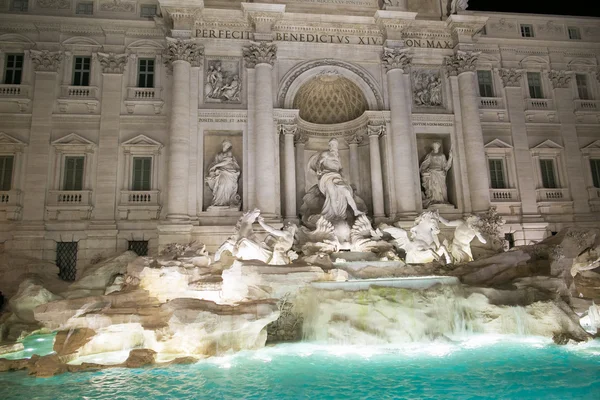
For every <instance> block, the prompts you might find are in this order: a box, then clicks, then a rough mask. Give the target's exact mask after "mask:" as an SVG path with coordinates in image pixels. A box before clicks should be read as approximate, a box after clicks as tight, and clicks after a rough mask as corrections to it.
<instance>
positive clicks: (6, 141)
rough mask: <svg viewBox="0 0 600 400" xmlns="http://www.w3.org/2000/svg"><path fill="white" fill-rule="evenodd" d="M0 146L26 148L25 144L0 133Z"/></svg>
mask: <svg viewBox="0 0 600 400" xmlns="http://www.w3.org/2000/svg"><path fill="white" fill-rule="evenodd" d="M0 146H26V144H25V143H24V142H22V141H20V140H19V139H17V138H14V137H12V136H10V135H8V134H6V133H4V132H0Z"/></svg>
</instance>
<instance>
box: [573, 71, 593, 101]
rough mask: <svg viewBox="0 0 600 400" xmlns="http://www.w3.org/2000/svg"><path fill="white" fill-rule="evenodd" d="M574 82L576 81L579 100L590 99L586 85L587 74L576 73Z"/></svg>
mask: <svg viewBox="0 0 600 400" xmlns="http://www.w3.org/2000/svg"><path fill="white" fill-rule="evenodd" d="M575 82H576V83H577V93H578V94H579V98H580V99H581V100H590V93H589V91H588V86H587V76H585V75H584V74H576V75H575Z"/></svg>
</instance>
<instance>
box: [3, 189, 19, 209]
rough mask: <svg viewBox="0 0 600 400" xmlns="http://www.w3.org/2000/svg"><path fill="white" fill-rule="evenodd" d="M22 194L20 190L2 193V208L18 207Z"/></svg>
mask: <svg viewBox="0 0 600 400" xmlns="http://www.w3.org/2000/svg"><path fill="white" fill-rule="evenodd" d="M20 197H21V192H20V191H19V190H8V191H1V192H0V207H6V206H17V205H19V203H20V201H19V200H20Z"/></svg>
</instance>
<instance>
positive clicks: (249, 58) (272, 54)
mask: <svg viewBox="0 0 600 400" xmlns="http://www.w3.org/2000/svg"><path fill="white" fill-rule="evenodd" d="M243 55H244V61H245V62H246V68H254V67H256V66H257V65H258V64H269V65H271V66H272V65H273V64H275V60H276V59H277V46H276V45H275V44H274V43H267V42H260V43H256V42H251V43H250V45H249V46H246V47H244V50H243Z"/></svg>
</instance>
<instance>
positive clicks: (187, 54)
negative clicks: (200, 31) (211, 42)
mask: <svg viewBox="0 0 600 400" xmlns="http://www.w3.org/2000/svg"><path fill="white" fill-rule="evenodd" d="M163 56H164V61H165V64H167V65H168V66H169V67H172V65H173V63H174V62H175V61H187V62H189V63H190V64H192V66H194V67H197V66H199V65H201V64H202V57H204V47H202V46H200V45H199V44H198V43H196V42H195V41H194V40H185V39H174V38H169V37H168V38H167V48H166V49H165V51H164V53H163Z"/></svg>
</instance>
